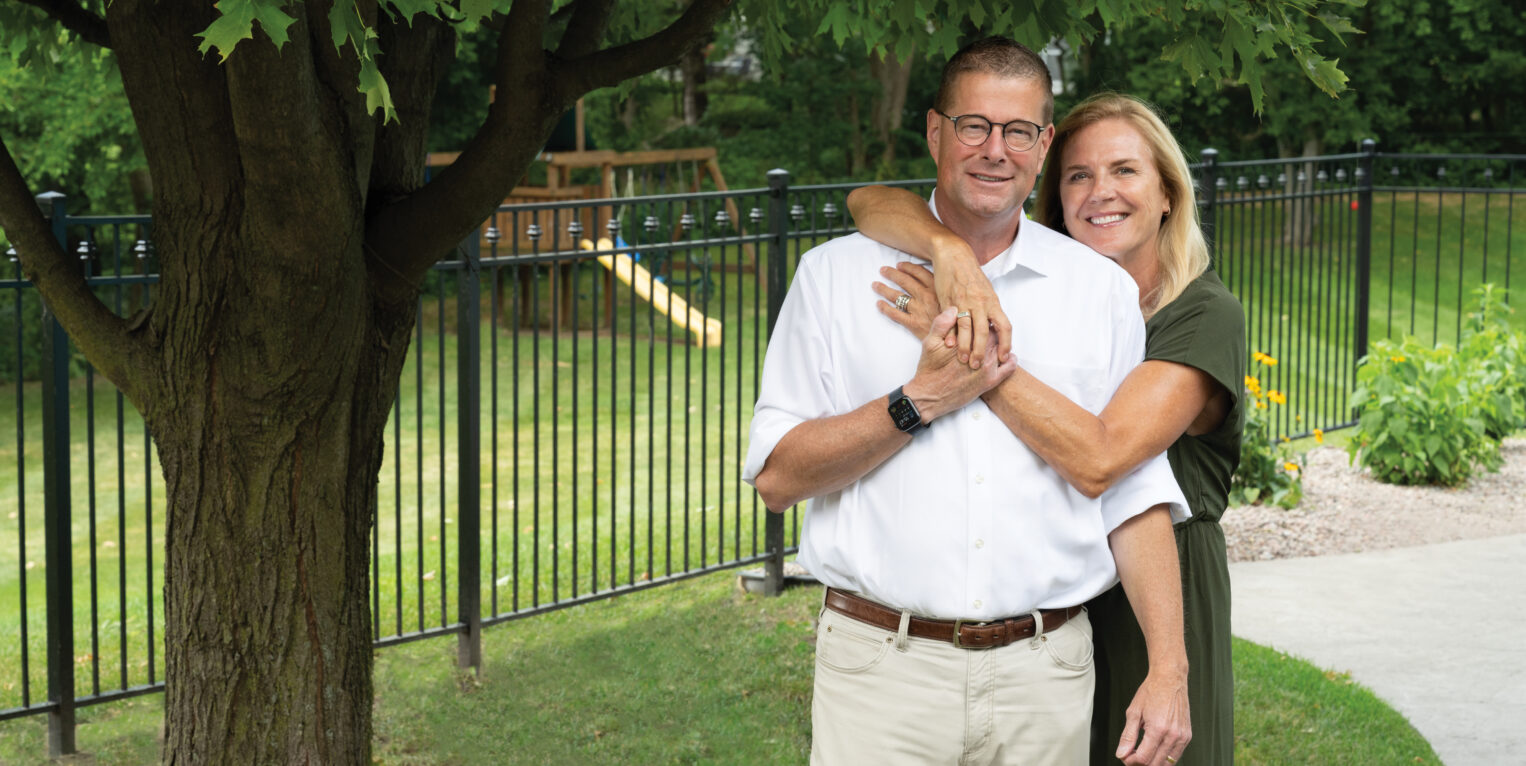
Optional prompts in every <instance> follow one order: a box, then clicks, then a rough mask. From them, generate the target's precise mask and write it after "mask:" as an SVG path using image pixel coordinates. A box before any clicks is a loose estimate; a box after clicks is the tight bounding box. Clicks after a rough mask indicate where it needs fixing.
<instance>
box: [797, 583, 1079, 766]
mask: <svg viewBox="0 0 1526 766" xmlns="http://www.w3.org/2000/svg"><path fill="white" fill-rule="evenodd" d="M901 625H902V627H901V631H900V633H899V634H897V633H896V632H892V631H888V630H884V629H881V628H877V627H874V626H872V625H867V624H865V623H862V622H859V621H857V620H854V619H853V618H851V617H846V616H844V615H841V614H838V613H837V612H834V611H832V610H830V609H823V610H822V612H821V619H820V624H819V626H818V627H817V632H816V683H815V696H814V698H813V700H812V703H811V728H812V736H811V763H812V764H816V765H818V766H821V765H824V766H840V765H847V764H864V763H874V764H918V766H921V765H922V764H1023V765H1024V766H1047V765H1048V764H1078V765H1079V764H1085V763H1086V760H1087V747H1088V734H1089V730H1090V725H1091V712H1092V685H1093V680H1094V679H1093V669H1092V632H1091V623H1090V621H1089V620H1088V619H1087V617H1086V614H1085V613H1084V612H1083V613H1082V614H1081V615H1079V616H1077V617H1076V618H1074V619H1072V620H1069V621H1067V622H1066V623H1065V624H1064V625H1063V626H1061V627H1060V628H1059V629H1057V630H1054V631H1051V632H1046V633H1045V634H1043V635H1041V636H1036V637H1034V638H1030V639H1027V640H1024V641H1019V642H1017V643H1014V644H1012V645H1010V646H1005V647H1002V648H999V649H977V650H971V649H956V648H954V646H953V645H951V644H946V643H941V642H938V641H933V640H930V639H922V638H915V637H908V636H906V635H905V631H906V628H905V625H906V620H905V617H904V616H903V619H902V622H901Z"/></svg>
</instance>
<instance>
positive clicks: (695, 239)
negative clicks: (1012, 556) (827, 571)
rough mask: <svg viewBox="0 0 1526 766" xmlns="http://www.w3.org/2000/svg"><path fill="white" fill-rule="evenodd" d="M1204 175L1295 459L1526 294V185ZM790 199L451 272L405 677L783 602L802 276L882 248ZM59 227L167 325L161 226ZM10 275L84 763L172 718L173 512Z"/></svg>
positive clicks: (482, 247)
mask: <svg viewBox="0 0 1526 766" xmlns="http://www.w3.org/2000/svg"><path fill="white" fill-rule="evenodd" d="M1204 159H1205V161H1204V162H1203V163H1202V164H1201V165H1199V166H1197V169H1196V172H1198V173H1199V174H1200V178H1199V182H1200V184H1201V192H1202V193H1201V202H1200V204H1201V206H1202V212H1203V215H1204V220H1205V227H1206V228H1207V229H1208V231H1209V232H1210V235H1211V239H1212V241H1213V246H1214V252H1215V259H1216V264H1217V267H1218V269H1219V270H1220V272H1221V274H1222V276H1223V278H1224V281H1225V283H1226V284H1227V285H1229V287H1230V289H1231V290H1232V291H1234V292H1235V293H1236V294H1237V295H1239V296H1240V298H1241V300H1242V302H1243V303H1244V304H1245V308H1246V314H1247V319H1248V336H1249V341H1250V344H1251V346H1252V348H1254V349H1256V350H1260V351H1263V352H1266V353H1268V354H1271V355H1273V356H1275V357H1278V358H1279V360H1280V363H1279V365H1278V366H1277V367H1276V368H1274V370H1273V371H1272V374H1273V376H1274V378H1273V385H1274V386H1276V387H1279V388H1281V389H1283V390H1285V391H1287V392H1288V397H1289V406H1288V408H1287V410H1286V412H1285V416H1284V417H1285V422H1283V423H1281V424H1280V428H1281V429H1282V431H1283V432H1285V433H1290V434H1293V433H1300V432H1304V431H1307V430H1309V429H1312V428H1314V427H1323V428H1326V429H1330V428H1336V427H1339V426H1341V425H1343V424H1346V423H1347V422H1348V421H1349V419H1350V411H1349V406H1348V405H1347V403H1346V402H1347V399H1346V397H1347V396H1348V393H1349V388H1350V383H1351V378H1352V370H1353V368H1354V364H1355V360H1356V359H1357V357H1358V355H1359V352H1360V349H1362V348H1365V344H1366V339H1367V338H1368V337H1380V336H1389V335H1399V334H1403V333H1405V332H1415V333H1418V334H1424V333H1425V332H1426V331H1429V333H1430V337H1432V338H1433V339H1435V340H1448V339H1451V338H1455V336H1456V334H1457V332H1458V328H1459V327H1460V319H1458V317H1459V316H1460V313H1461V307H1462V305H1463V304H1464V302H1465V300H1466V298H1467V290H1468V289H1470V288H1471V287H1472V286H1474V285H1476V284H1479V283H1481V282H1483V281H1494V282H1496V283H1498V284H1500V285H1501V286H1503V287H1504V288H1505V289H1506V290H1507V291H1508V290H1509V289H1510V287H1511V277H1512V274H1513V273H1518V272H1519V270H1520V268H1521V267H1522V265H1526V264H1522V263H1520V262H1519V261H1520V259H1521V258H1522V253H1523V251H1526V233H1522V232H1521V230H1522V229H1523V228H1526V227H1516V226H1515V225H1514V223H1515V218H1516V216H1517V215H1519V213H1517V212H1516V205H1515V194H1516V193H1517V189H1516V185H1517V183H1518V179H1519V176H1518V174H1517V170H1518V168H1519V166H1520V165H1521V164H1522V161H1523V160H1526V157H1521V156H1511V157H1474V156H1413V155H1410V156H1390V155H1381V154H1376V153H1375V152H1373V151H1372V148H1371V147H1370V146H1369V147H1367V148H1366V149H1365V150H1364V151H1363V152H1359V153H1355V154H1350V155H1337V156H1331V157H1318V158H1309V159H1302V158H1299V159H1289V160H1277V161H1258V162H1222V163H1221V162H1217V159H1216V157H1214V156H1212V155H1211V154H1207V153H1205V157H1204ZM769 180H770V184H769V187H768V188H763V189H750V190H743V191H736V192H717V193H699V194H685V195H674V196H662V197H640V198H627V199H614V200H594V201H579V202H558V203H543V204H533V205H520V206H513V207H505V208H502V209H500V210H499V211H498V213H497V214H496V215H495V216H494V218H493V219H492V220H491V221H489V222H487V224H486V225H485V227H484V229H483V231H482V232H481V236H474V237H472V238H470V239H469V240H468V241H466V242H464V243H462V245H461V247H460V248H459V250H458V252H457V254H456V255H455V256H454V257H453V258H451V259H449V260H447V261H444V262H442V263H440V264H439V265H438V266H437V267H436V268H435V269H434V270H433V271H432V272H431V274H430V277H429V281H428V283H427V285H426V289H425V291H424V294H423V295H422V296H421V298H420V300H419V307H418V312H419V313H418V322H417V330H416V334H415V336H414V338H413V341H412V348H411V349H410V357H409V361H408V363H407V366H406V367H405V369H404V372H403V375H402V379H401V381H400V383H399V387H398V394H397V401H396V404H395V406H394V409H393V413H392V420H391V423H390V424H389V427H388V434H387V440H388V445H387V456H386V459H385V462H384V465H383V467H382V472H381V476H380V478H379V480H380V485H379V486H380V491H379V500H378V507H377V509H376V525H375V530H374V533H373V537H372V545H373V547H372V556H371V559H372V571H371V587H372V592H371V603H372V613H373V625H374V629H375V634H374V636H373V639H374V640H375V643H376V644H377V645H379V646H384V645H390V644H395V643H401V642H405V641H410V640H414V639H418V638H424V637H429V636H438V635H445V634H456V635H458V637H459V639H458V640H459V642H460V648H461V652H460V656H461V658H462V662H463V663H476V662H478V661H479V657H480V650H479V647H480V643H479V642H480V631H481V629H482V628H483V627H485V626H487V625H492V624H496V623H500V622H506V621H509V620H513V619H517V618H520V617H525V616H528V615H532V614H537V613H540V612H544V611H547V610H550V609H557V608H561V607H565V606H569V605H573V604H578V603H584V602H588V601H591V600H595V599H600V598H605V597H608V596H611V595H615V594H619V593H625V592H630V591H633V590H638V589H642V588H646V587H652V586H654V585H658V584H662V583H665V582H671V581H674V580H677V579H681V578H684V577H689V576H693V575H697V574H701V573H705V572H710V571H714V570H716V569H720V568H728V567H736V566H739V565H744V564H749V563H765V564H767V565H768V571H769V579H770V585H771V586H772V587H775V588H776V587H777V586H778V578H779V575H780V565H781V564H782V560H783V556H784V555H785V554H787V553H788V552H790V551H792V550H793V549H794V547H795V545H796V544H797V543H798V534H799V526H798V521H799V519H798V517H797V516H796V515H795V513H793V512H792V513H789V514H784V515H776V514H769V513H767V512H766V511H765V510H764V509H763V507H762V505H761V504H760V502H759V501H758V499H757V497H756V494H755V493H754V492H753V491H752V490H751V489H750V488H749V487H746V486H745V485H743V484H742V483H741V482H740V481H739V478H738V474H739V473H740V464H741V459H742V457H743V455H744V450H745V448H746V445H745V434H746V431H747V427H748V423H749V421H750V418H751V413H752V404H753V401H754V400H755V398H756V389H757V382H758V376H759V372H760V368H761V360H762V357H763V353H764V350H765V347H766V343H767V337H768V328H769V327H770V326H771V325H772V321H773V318H774V317H775V315H776V313H777V310H778V305H779V302H780V301H782V299H783V296H784V292H785V290H786V288H787V287H788V284H789V280H790V278H791V270H792V268H793V264H794V263H795V262H796V259H797V256H798V254H799V253H801V252H803V251H804V250H806V249H808V248H809V247H811V246H814V245H815V244H818V243H820V242H822V241H825V240H826V239H828V238H830V237H834V236H839V235H841V234H845V233H848V232H850V231H852V228H851V223H850V222H849V220H848V217H847V211H846V205H845V203H844V197H845V196H846V194H847V192H848V191H850V190H851V189H852V188H853V186H852V185H820V186H790V185H789V176H788V174H787V173H784V172H782V171H776V172H775V173H774V174H772V175H771V177H770V179H769ZM1377 181H1382V182H1384V183H1385V185H1378V184H1377V183H1375V182H1377ZM931 183H932V182H931V180H927V181H919V182H911V183H909V184H908V185H911V186H916V187H919V188H926V187H930V186H931ZM44 197H45V199H42V200H41V201H42V202H43V203H44V204H45V206H47V208H48V209H49V210H50V211H51V218H52V221H53V225H54V230H55V234H56V236H57V237H58V239H59V241H60V242H64V243H66V245H67V247H68V248H69V249H70V250H71V251H72V252H75V253H77V254H78V256H79V258H80V267H81V269H83V270H85V272H86V274H87V276H88V278H89V283H90V285H91V286H92V288H93V289H95V290H96V291H97V293H98V295H100V296H101V297H102V299H103V300H105V301H106V302H107V303H108V305H111V306H113V307H114V308H115V310H116V311H117V312H118V313H119V314H122V315H127V314H130V313H132V312H133V311H136V310H138V309H140V308H142V307H146V306H147V305H149V304H150V303H151V301H152V293H153V289H154V284H155V281H156V277H155V256H154V250H153V244H152V238H151V233H150V232H149V221H148V219H147V218H146V217H133V216H125V217H121V216H118V217H99V216H86V217H78V216H71V215H69V214H68V212H67V209H66V206H65V200H64V199H63V198H62V197H61V196H58V195H52V196H50V195H44ZM1523 224H1526V222H1523ZM585 240H587V242H586V243H585ZM601 240H602V241H601ZM1517 240H1520V241H1517ZM1454 261H1455V262H1454ZM3 265H6V266H8V267H9V268H8V270H9V273H8V275H7V276H8V278H6V279H0V317H4V319H3V320H0V322H4V323H5V325H10V326H6V327H5V328H4V330H3V331H0V397H4V398H6V399H12V400H13V401H14V406H13V407H5V408H3V409H0V413H4V412H7V411H8V412H9V413H10V414H9V416H8V417H7V416H6V415H5V414H0V433H10V432H14V434H15V438H14V442H13V445H14V446H0V508H5V509H6V514H7V517H8V518H7V519H5V520H3V526H0V535H3V536H4V537H5V538H8V540H6V541H5V542H3V543H0V635H6V636H16V637H17V638H16V640H15V641H8V642H4V641H0V720H4V719H10V718H17V717H22V716H27V715H34V714H49V715H50V720H51V721H52V723H53V725H52V726H51V727H50V731H51V733H52V740H51V741H52V743H53V745H54V749H55V752H66V751H69V750H72V740H73V727H72V722H73V710H74V709H75V708H76V707H79V706H84V705H91V704H97V703H101V702H106V701H109V700H114V699H121V698H124V697H129V696H133V695H137V694H142V693H146V692H152V691H157V690H159V689H162V688H163V680H162V679H163V659H162V653H161V652H159V651H158V643H157V642H158V641H160V640H161V637H162V635H163V630H162V624H163V623H162V621H163V616H164V615H163V610H162V607H161V606H160V605H158V604H157V603H156V600H155V594H156V591H157V588H158V587H159V586H158V585H157V584H156V583H158V570H157V567H158V566H159V564H157V563H156V562H159V561H162V560H163V555H162V550H163V548H162V546H163V528H164V524H163V522H162V520H158V519H156V518H155V505H156V502H159V503H160V504H161V505H162V500H159V499H160V498H163V497H164V488H163V485H162V480H161V479H160V477H159V476H158V471H157V470H155V463H156V460H155V455H154V447H153V443H152V440H151V439H150V437H149V434H148V433H147V430H146V429H145V428H144V426H143V422H142V419H141V418H140V417H139V416H138V415H137V413H135V412H134V411H133V409H132V407H131V406H130V404H128V403H126V402H125V401H124V400H123V397H122V396H121V395H120V394H119V393H118V392H117V391H116V390H115V389H114V388H113V387H112V386H110V385H109V384H108V383H107V382H105V381H104V380H101V379H100V378H98V377H97V376H96V375H95V374H94V372H93V371H92V370H91V369H90V366H89V365H88V364H86V363H85V362H84V361H83V360H82V359H80V358H79V357H78V356H77V354H75V352H73V351H72V350H71V349H70V347H69V345H68V341H67V339H66V338H65V337H64V335H63V333H62V331H61V330H60V329H59V328H58V327H57V326H56V324H55V323H54V322H53V321H52V320H51V318H47V317H45V316H44V314H43V312H42V308H41V302H40V300H38V298H37V296H36V294H35V291H34V290H33V289H32V287H31V285H30V284H29V283H28V282H26V281H25V280H24V279H23V278H22V277H21V274H20V271H19V267H18V266H17V265H16V263H15V258H14V255H13V254H12V258H11V262H10V263H9V264H3ZM1364 275H1365V277H1364ZM866 299H867V298H866ZM0 326H3V325H0ZM5 420H12V421H13V422H10V423H6V422H4V421H5ZM0 445H4V442H0ZM12 465H14V466H15V468H14V469H12V468H11V466H12ZM39 512H40V516H41V518H40V520H39ZM11 540H13V541H14V542H13V543H12V542H10V541H11Z"/></svg>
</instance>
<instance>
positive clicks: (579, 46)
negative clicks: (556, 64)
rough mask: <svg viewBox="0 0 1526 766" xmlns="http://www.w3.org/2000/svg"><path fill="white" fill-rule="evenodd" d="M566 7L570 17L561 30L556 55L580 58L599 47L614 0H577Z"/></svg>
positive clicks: (607, 25) (613, 6)
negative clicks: (564, 27)
mask: <svg viewBox="0 0 1526 766" xmlns="http://www.w3.org/2000/svg"><path fill="white" fill-rule="evenodd" d="M568 7H570V8H571V9H572V19H571V20H570V21H568V22H567V29H566V30H564V31H563V32H562V42H561V44H560V45H558V46H557V47H556V55H557V57H558V58H562V59H575V58H581V57H583V56H587V55H588V54H590V53H593V52H594V51H596V50H598V49H599V43H600V42H601V41H603V39H604V31H605V30H606V29H608V28H609V14H610V12H611V11H613V10H614V8H615V0H577V2H576V3H573V4H572V5H571V6H568Z"/></svg>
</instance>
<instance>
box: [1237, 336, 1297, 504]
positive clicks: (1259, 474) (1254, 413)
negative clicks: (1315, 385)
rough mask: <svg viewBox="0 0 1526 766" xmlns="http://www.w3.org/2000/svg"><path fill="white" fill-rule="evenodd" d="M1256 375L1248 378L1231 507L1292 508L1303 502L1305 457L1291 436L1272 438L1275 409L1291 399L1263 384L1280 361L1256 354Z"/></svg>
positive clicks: (1246, 380) (1258, 352)
mask: <svg viewBox="0 0 1526 766" xmlns="http://www.w3.org/2000/svg"><path fill="white" fill-rule="evenodd" d="M1252 358H1253V359H1254V360H1255V363H1256V365H1258V366H1257V368H1256V374H1255V375H1246V376H1245V433H1244V435H1243V437H1242V440H1241V442H1240V466H1239V467H1238V468H1236V469H1235V474H1234V476H1232V477H1231V478H1230V484H1229V503H1230V505H1259V504H1262V503H1265V504H1267V505H1275V506H1278V507H1280V508H1292V507H1294V506H1296V505H1298V503H1299V501H1301V500H1303V454H1302V453H1295V452H1294V451H1293V448H1292V446H1291V445H1289V443H1288V439H1287V436H1285V435H1278V436H1277V437H1276V438H1273V436H1272V417H1271V408H1272V407H1281V406H1283V405H1285V404H1287V397H1286V396H1285V395H1284V394H1283V393H1282V392H1281V391H1278V390H1276V389H1267V388H1265V387H1264V386H1263V385H1262V383H1261V374H1262V373H1263V372H1265V371H1266V368H1269V367H1275V366H1277V360H1276V359H1274V358H1272V357H1271V356H1268V355H1266V354H1263V353H1261V352H1260V351H1257V352H1255V353H1254V354H1252Z"/></svg>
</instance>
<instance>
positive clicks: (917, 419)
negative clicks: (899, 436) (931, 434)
mask: <svg viewBox="0 0 1526 766" xmlns="http://www.w3.org/2000/svg"><path fill="white" fill-rule="evenodd" d="M901 388H902V387H901V386H896V388H895V390H894V391H891V392H890V407H889V410H890V421H891V422H892V423H895V427H896V428H899V429H901V430H902V431H904V432H906V433H909V434H913V435H915V434H916V433H917V432H918V431H922V430H924V429H926V428H927V425H928V424H927V423H924V422H923V421H922V413H920V412H918V411H917V405H916V403H915V402H913V401H912V400H911V397H909V396H907V395H906V394H904V393H902V392H901Z"/></svg>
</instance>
